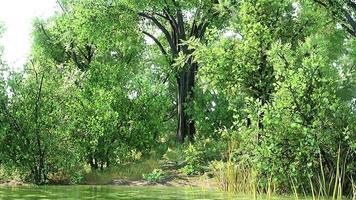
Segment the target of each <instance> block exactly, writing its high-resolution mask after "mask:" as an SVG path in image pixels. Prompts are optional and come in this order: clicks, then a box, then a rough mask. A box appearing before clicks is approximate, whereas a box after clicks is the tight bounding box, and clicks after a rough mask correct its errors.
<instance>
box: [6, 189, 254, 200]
mask: <svg viewBox="0 0 356 200" xmlns="http://www.w3.org/2000/svg"><path fill="white" fill-rule="evenodd" d="M0 199H1V200H7V199H9V200H10V199H11V200H13V199H26V200H27V199H36V200H37V199H42V200H44V199H49V200H52V199H70V200H72V199H73V200H74V199H133V200H135V199H158V200H159V199H167V200H169V199H177V200H185V199H189V200H190V199H192V200H194V199H196V200H198V199H199V200H203V199H250V198H242V197H241V198H237V197H236V196H232V195H229V194H227V193H224V192H219V191H215V190H203V189H200V188H179V187H177V188H175V187H121V186H44V187H0Z"/></svg>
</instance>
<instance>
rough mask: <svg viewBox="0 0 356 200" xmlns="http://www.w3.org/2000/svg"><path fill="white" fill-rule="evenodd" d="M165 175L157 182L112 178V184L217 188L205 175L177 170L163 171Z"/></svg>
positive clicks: (212, 179) (214, 182) (215, 183)
mask: <svg viewBox="0 0 356 200" xmlns="http://www.w3.org/2000/svg"><path fill="white" fill-rule="evenodd" d="M164 173H165V174H166V175H165V177H164V178H163V179H162V180H160V181H157V182H149V181H146V180H127V179H114V180H112V183H111V184H112V185H125V186H166V187H202V188H218V183H217V181H216V180H215V179H214V178H209V177H208V176H207V175H200V176H187V175H184V174H181V173H179V172H177V171H174V170H170V171H164Z"/></svg>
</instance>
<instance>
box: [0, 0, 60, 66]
mask: <svg viewBox="0 0 356 200" xmlns="http://www.w3.org/2000/svg"><path fill="white" fill-rule="evenodd" d="M56 7H57V4H56V0H0V21H2V22H3V23H4V24H5V29H6V32H5V33H4V35H3V37H2V38H1V39H0V45H2V46H4V59H5V61H6V62H7V63H8V65H9V67H10V68H12V69H15V70H21V69H22V67H23V64H24V63H25V62H26V58H27V56H28V54H29V51H30V49H31V40H32V39H31V32H32V20H33V18H35V17H41V18H47V17H49V16H51V15H52V14H54V12H55V9H56Z"/></svg>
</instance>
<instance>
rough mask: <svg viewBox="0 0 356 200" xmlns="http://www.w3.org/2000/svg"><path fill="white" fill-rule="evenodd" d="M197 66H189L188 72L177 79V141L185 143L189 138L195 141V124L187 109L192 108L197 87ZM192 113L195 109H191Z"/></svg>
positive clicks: (183, 72)
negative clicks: (195, 87)
mask: <svg viewBox="0 0 356 200" xmlns="http://www.w3.org/2000/svg"><path fill="white" fill-rule="evenodd" d="M196 71H197V64H196V63H191V64H189V68H188V69H187V70H183V71H182V72H181V73H180V74H179V77H178V79H177V85H178V103H177V106H178V128H177V139H178V141H179V142H181V143H183V142H184V140H185V138H186V137H189V140H190V141H191V142H193V141H194V135H195V132H196V130H195V122H194V119H193V117H192V114H191V112H190V113H187V107H188V106H192V105H193V104H192V102H193V96H194V86H195V75H196ZM190 109H191V111H192V109H193V108H190Z"/></svg>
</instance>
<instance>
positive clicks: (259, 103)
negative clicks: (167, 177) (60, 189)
mask: <svg viewBox="0 0 356 200" xmlns="http://www.w3.org/2000/svg"><path fill="white" fill-rule="evenodd" d="M343 2H344V1H343V0H340V1H335V3H332V1H318V2H316V1H312V0H295V1H294V0H293V1H292V0H286V1H277V0H241V1H198V0H193V1H192V0H189V1H188V0H180V1H178V0H177V1H163V0H162V1H153V0H149V1H138V0H134V1H127V0H112V1H106V0H99V1H94V0H62V1H59V3H60V4H61V7H62V9H63V10H62V12H59V13H57V14H56V15H55V16H53V17H51V18H49V19H48V20H41V19H36V20H35V21H34V23H33V24H34V31H33V39H34V40H33V46H32V53H31V56H30V57H29V61H28V63H27V64H26V66H25V70H24V72H19V73H15V72H11V71H9V70H7V66H6V65H5V63H4V62H3V61H2V59H1V55H2V51H0V111H1V112H0V166H1V169H4V170H5V171H6V173H8V172H12V171H14V172H16V173H18V176H19V177H21V178H23V179H26V180H27V181H31V182H35V183H37V184H43V183H50V182H56V181H58V180H66V182H69V183H78V182H86V183H100V184H104V183H105V184H107V183H110V181H112V179H114V178H117V179H123V178H129V179H141V178H142V176H143V178H144V179H146V180H148V181H150V182H157V181H159V180H160V179H161V178H162V176H163V174H162V172H161V171H159V170H155V169H158V168H159V166H158V164H157V162H156V161H152V160H151V161H148V160H146V161H141V162H139V161H138V160H140V159H144V160H145V159H147V158H148V157H149V156H151V155H152V154H155V157H156V158H155V159H157V160H158V159H160V158H161V155H162V154H164V155H163V159H165V160H166V161H173V162H174V164H175V165H176V167H178V168H181V169H180V171H182V172H184V173H185V174H189V175H195V174H201V173H204V172H208V171H209V170H211V171H212V172H211V173H212V174H214V175H215V176H216V177H217V178H218V179H219V180H220V181H221V183H222V185H223V186H224V189H226V190H230V191H234V192H238V191H242V192H244V193H249V194H254V193H255V192H256V191H257V192H259V193H267V194H270V193H271V192H277V193H291V192H293V193H295V194H296V195H298V193H305V194H312V195H314V196H315V194H316V192H315V191H320V192H321V193H322V194H323V195H333V194H337V195H336V196H340V194H345V195H350V194H351V191H352V188H351V185H352V184H353V178H354V177H355V176H356V162H355V160H356V145H355V144H356V130H355V126H354V124H355V122H356V118H355V108H356V107H355V106H356V104H355V102H356V101H355V91H356V84H355V65H356V39H355V37H354V36H355V35H354V34H353V29H354V27H353V26H352V25H353V23H352V22H353V21H354V14H353V13H354V11H353V10H354V9H353V5H354V4H353V3H352V2H351V4H350V2H349V3H347V4H345V6H340V5H342V3H343ZM318 4H321V5H322V7H323V9H320V7H319V6H317V5H318ZM325 8H326V9H325ZM340 11H342V12H340ZM348 13H351V15H349V17H348V16H347V14H348ZM345 19H346V20H345ZM0 27H2V26H0ZM0 32H2V28H0ZM177 113H179V115H177ZM181 122H182V123H181ZM177 124H179V125H177ZM177 127H178V131H177ZM182 130H184V131H183V132H184V134H185V135H184V134H183V133H181V132H180V131H182ZM180 134H181V135H180ZM180 136H181V138H180ZM186 136H190V138H189V139H190V141H189V142H188V141H185V143H184V144H177V143H176V140H177V139H179V141H180V142H182V141H183V140H184V139H185V137H186ZM175 137H178V138H175ZM208 166H210V167H208ZM340 166H341V167H340ZM8 174H11V173H8ZM143 174H144V175H143ZM340 174H342V176H341V175H340ZM335 177H339V178H336V179H335ZM337 179H338V180H337ZM326 183H328V185H336V186H335V187H334V188H337V189H336V191H335V189H328V190H326V189H325V188H326V187H325V185H326ZM341 183H342V184H341ZM330 188H331V186H330ZM340 188H341V189H340ZM334 196H335V195H334Z"/></svg>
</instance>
